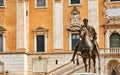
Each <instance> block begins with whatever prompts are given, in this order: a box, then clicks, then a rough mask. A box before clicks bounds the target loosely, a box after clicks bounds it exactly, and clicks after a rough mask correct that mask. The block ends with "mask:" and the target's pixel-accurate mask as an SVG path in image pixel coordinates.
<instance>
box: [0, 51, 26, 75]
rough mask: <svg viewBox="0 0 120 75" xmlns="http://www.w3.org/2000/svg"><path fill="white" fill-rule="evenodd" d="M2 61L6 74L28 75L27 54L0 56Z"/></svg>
mask: <svg viewBox="0 0 120 75" xmlns="http://www.w3.org/2000/svg"><path fill="white" fill-rule="evenodd" d="M0 61H1V62H3V63H4V72H6V71H8V75H27V66H26V65H27V55H26V54H17V53H16V54H12V53H5V54H3V53H2V54H0Z"/></svg>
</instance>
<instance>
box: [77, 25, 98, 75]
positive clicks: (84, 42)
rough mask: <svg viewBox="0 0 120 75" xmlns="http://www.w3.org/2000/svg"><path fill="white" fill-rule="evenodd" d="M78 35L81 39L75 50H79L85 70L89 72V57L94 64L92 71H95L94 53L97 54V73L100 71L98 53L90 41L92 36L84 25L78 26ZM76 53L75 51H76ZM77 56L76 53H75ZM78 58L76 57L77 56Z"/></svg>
mask: <svg viewBox="0 0 120 75" xmlns="http://www.w3.org/2000/svg"><path fill="white" fill-rule="evenodd" d="M79 33H80V37H81V40H80V42H79V43H78V45H77V46H76V49H77V51H80V56H81V57H82V58H83V63H84V65H85V72H87V71H88V72H90V70H91V59H92V60H93V64H94V73H96V68H95V66H96V55H98V62H99V73H100V61H99V53H98V52H97V50H96V47H95V45H94V43H93V41H92V38H93V37H92V36H91V35H90V33H89V31H88V29H87V28H86V27H82V28H80V31H79ZM76 54H77V53H76ZM77 56H78V55H77ZM87 59H88V62H89V63H88V65H89V69H88V70H87V63H86V61H87ZM77 60H78V57H77Z"/></svg>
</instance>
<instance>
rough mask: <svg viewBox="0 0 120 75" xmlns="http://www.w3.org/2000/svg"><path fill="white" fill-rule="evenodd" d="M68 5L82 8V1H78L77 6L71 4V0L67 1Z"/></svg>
mask: <svg viewBox="0 0 120 75" xmlns="http://www.w3.org/2000/svg"><path fill="white" fill-rule="evenodd" d="M68 3H69V4H68V5H69V6H82V0H80V3H79V4H71V0H69V2H68Z"/></svg>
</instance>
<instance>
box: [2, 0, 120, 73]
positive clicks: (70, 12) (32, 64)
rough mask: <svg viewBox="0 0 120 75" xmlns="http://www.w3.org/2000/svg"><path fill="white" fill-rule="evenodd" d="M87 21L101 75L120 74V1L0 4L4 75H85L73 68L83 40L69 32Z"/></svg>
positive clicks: (4, 1) (45, 0)
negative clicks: (76, 50)
mask: <svg viewBox="0 0 120 75" xmlns="http://www.w3.org/2000/svg"><path fill="white" fill-rule="evenodd" d="M84 18H88V20H89V25H91V26H93V27H94V28H95V30H96V32H97V41H98V44H99V47H100V50H99V52H100V59H101V60H100V63H101V65H102V66H101V71H100V72H101V74H102V75H110V74H111V73H112V71H113V70H115V72H116V73H117V74H119V73H120V71H119V69H120V67H119V64H120V63H119V62H120V60H119V59H120V58H119V57H120V54H119V53H120V0H0V67H1V69H0V74H1V75H5V74H6V75H38V74H40V75H41V74H42V75H45V74H46V75H52V74H54V75H73V74H74V73H77V72H79V73H81V72H83V71H84V66H83V63H82V62H81V65H79V66H76V65H75V64H73V63H71V62H70V60H71V57H72V54H73V50H74V47H75V44H76V43H77V42H78V41H79V38H80V37H79V34H78V32H71V31H70V30H71V29H72V30H74V29H79V27H80V26H81V25H83V19H84ZM79 60H82V59H81V58H80V59H79ZM103 64H104V65H103ZM72 68H73V69H74V70H73V69H72ZM96 68H97V73H98V65H97V66H96Z"/></svg>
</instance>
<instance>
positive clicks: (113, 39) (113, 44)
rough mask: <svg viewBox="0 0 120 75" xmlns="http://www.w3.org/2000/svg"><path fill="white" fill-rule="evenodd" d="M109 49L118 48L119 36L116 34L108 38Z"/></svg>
mask: <svg viewBox="0 0 120 75" xmlns="http://www.w3.org/2000/svg"><path fill="white" fill-rule="evenodd" d="M110 47H120V35H119V34H118V33H113V34H112V35H111V36H110Z"/></svg>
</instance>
